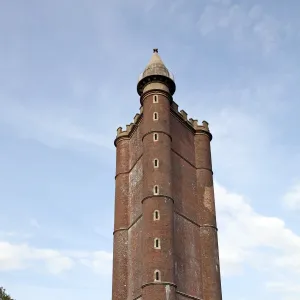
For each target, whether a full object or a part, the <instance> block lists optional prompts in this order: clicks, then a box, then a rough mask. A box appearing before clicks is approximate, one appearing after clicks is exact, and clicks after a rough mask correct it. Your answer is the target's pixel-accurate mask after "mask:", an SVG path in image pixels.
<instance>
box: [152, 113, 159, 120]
mask: <svg viewBox="0 0 300 300" xmlns="http://www.w3.org/2000/svg"><path fill="white" fill-rule="evenodd" d="M153 120H154V121H157V120H158V112H154V113H153Z"/></svg>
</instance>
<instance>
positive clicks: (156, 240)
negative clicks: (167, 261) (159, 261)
mask: <svg viewBox="0 0 300 300" xmlns="http://www.w3.org/2000/svg"><path fill="white" fill-rule="evenodd" d="M154 248H155V249H160V239H158V238H155V239H154Z"/></svg>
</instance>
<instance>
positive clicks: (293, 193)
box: [283, 182, 300, 210]
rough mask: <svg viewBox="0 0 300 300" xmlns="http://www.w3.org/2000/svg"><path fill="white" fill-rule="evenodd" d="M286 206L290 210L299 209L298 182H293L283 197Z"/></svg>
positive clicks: (299, 194)
mask: <svg viewBox="0 0 300 300" xmlns="http://www.w3.org/2000/svg"><path fill="white" fill-rule="evenodd" d="M283 203H284V205H285V207H286V208H288V209H291V210H299V209H300V182H297V183H295V184H294V185H293V186H292V187H291V188H290V189H289V191H287V193H286V194H285V195H284V197H283Z"/></svg>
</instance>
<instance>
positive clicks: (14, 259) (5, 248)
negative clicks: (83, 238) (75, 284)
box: [0, 241, 112, 275]
mask: <svg viewBox="0 0 300 300" xmlns="http://www.w3.org/2000/svg"><path fill="white" fill-rule="evenodd" d="M111 261H112V254H111V253H109V252H106V251H94V252H86V251H59V250H54V249H45V248H36V247H32V246H30V245H29V244H27V243H22V244H17V243H14V244H12V243H9V242H6V241H0V271H13V270H24V269H27V270H31V271H36V272H38V271H40V270H44V272H49V273H50V274H53V275H58V274H61V273H63V272H66V271H70V270H72V269H74V268H76V266H78V265H83V266H86V267H88V268H90V269H91V270H92V271H93V272H95V273H97V274H100V275H109V274H111Z"/></svg>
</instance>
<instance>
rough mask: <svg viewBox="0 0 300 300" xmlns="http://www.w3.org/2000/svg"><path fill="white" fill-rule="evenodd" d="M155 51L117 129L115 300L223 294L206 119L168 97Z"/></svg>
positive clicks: (207, 299) (169, 81)
mask: <svg viewBox="0 0 300 300" xmlns="http://www.w3.org/2000/svg"><path fill="white" fill-rule="evenodd" d="M175 88H176V86H175V82H174V77H173V76H172V74H171V73H170V72H169V71H168V69H167V68H166V67H165V65H164V63H163V62H162V60H161V58H160V57H159V55H158V51H157V49H154V53H153V55H152V58H151V60H150V62H149V64H148V65H147V67H146V69H145V71H144V72H143V73H142V74H141V76H140V78H139V82H138V85H137V91H138V94H139V95H140V103H141V108H140V113H139V114H137V115H136V116H135V117H134V121H133V123H131V124H129V125H127V127H126V130H124V131H123V130H122V128H118V131H117V137H116V140H115V146H116V149H117V164H116V193H115V197H116V198H115V223H114V252H113V289H112V300H190V299H193V300H221V299H222V294H221V281H220V265H219V250H218V237H217V226H216V212H215V199H214V187H213V172H212V164H211V150H210V141H211V139H212V135H211V133H210V132H209V129H208V123H207V122H205V121H203V122H202V125H199V124H198V121H197V120H193V119H188V117H187V113H186V112H185V111H183V110H181V111H180V112H179V111H178V105H177V104H176V103H175V102H174V101H173V97H172V96H173V94H174V93H175Z"/></svg>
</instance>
